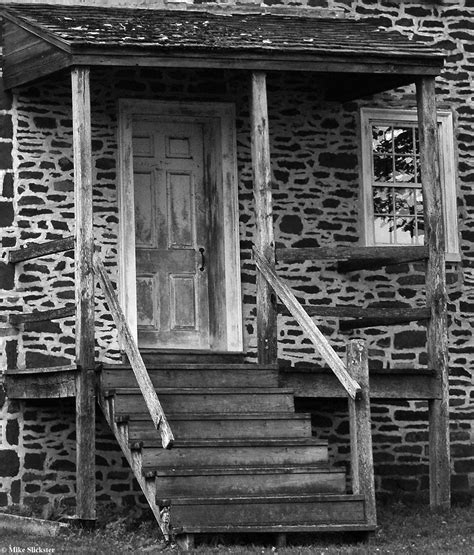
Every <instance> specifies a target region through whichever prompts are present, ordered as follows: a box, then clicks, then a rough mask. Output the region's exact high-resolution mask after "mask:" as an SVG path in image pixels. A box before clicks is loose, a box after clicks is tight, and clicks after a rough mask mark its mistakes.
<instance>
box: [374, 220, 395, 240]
mask: <svg viewBox="0 0 474 555" xmlns="http://www.w3.org/2000/svg"><path fill="white" fill-rule="evenodd" d="M374 238H375V243H377V244H379V245H380V244H382V245H386V244H392V243H393V218H390V217H387V216H376V217H375V218H374Z"/></svg>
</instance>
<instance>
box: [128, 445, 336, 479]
mask: <svg viewBox="0 0 474 555" xmlns="http://www.w3.org/2000/svg"><path fill="white" fill-rule="evenodd" d="M159 445H160V444H159V440H156V441H153V442H143V443H141V444H135V445H134V444H133V443H132V444H131V447H141V457H142V469H143V472H145V473H147V472H152V471H153V470H155V469H158V468H165V467H166V468H170V467H172V468H184V467H187V468H189V467H192V468H195V467H199V466H231V465H233V466H260V465H269V464H270V465H280V466H284V465H294V464H296V465H297V464H302V465H308V464H318V463H327V460H328V448H327V442H325V441H320V440H317V439H314V438H296V439H294V438H271V439H267V438H261V439H200V440H177V441H176V442H175V444H174V447H173V449H171V450H169V451H168V450H166V449H162V448H161V447H160V446H159Z"/></svg>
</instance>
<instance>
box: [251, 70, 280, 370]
mask: <svg viewBox="0 0 474 555" xmlns="http://www.w3.org/2000/svg"><path fill="white" fill-rule="evenodd" d="M251 108H252V109H251V139H252V166H253V194H254V199H255V220H256V236H255V246H256V248H257V249H258V251H259V252H260V253H261V255H262V257H263V258H264V259H265V260H266V261H267V262H268V264H270V266H271V267H272V268H275V241H274V238H273V207H272V184H271V166H270V138H269V128H268V108H267V86H266V75H265V73H263V72H254V73H252V106H251ZM257 338H258V339H257V340H258V362H259V363H260V364H272V363H276V362H277V357H278V353H277V312H276V298H275V294H274V292H273V290H272V288H271V287H270V286H269V284H268V282H267V281H266V279H265V278H264V277H263V275H262V274H261V273H260V272H259V271H258V270H257Z"/></svg>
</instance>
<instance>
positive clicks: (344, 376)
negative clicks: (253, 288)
mask: <svg viewBox="0 0 474 555" xmlns="http://www.w3.org/2000/svg"><path fill="white" fill-rule="evenodd" d="M254 256H255V263H256V264H257V268H258V269H259V271H260V272H261V274H262V275H263V277H264V278H265V279H266V280H267V281H268V283H269V285H270V286H271V287H272V289H273V290H274V291H275V293H276V295H277V296H278V297H280V300H281V302H282V303H283V304H284V305H285V306H286V308H287V309H288V310H289V312H290V314H291V315H292V316H293V318H294V319H295V320H296V321H297V322H298V324H299V325H300V326H301V327H302V328H303V330H304V331H305V333H306V335H307V336H308V337H309V339H310V340H311V342H312V343H313V345H314V346H315V348H316V349H317V350H318V352H319V354H320V355H321V356H322V357H323V359H324V360H325V361H326V363H327V364H328V366H329V368H331V370H332V371H333V372H334V374H335V375H336V377H337V379H338V380H339V382H340V383H341V385H342V386H343V387H344V389H345V390H346V392H347V394H348V395H349V397H350V398H351V399H353V400H356V399H357V398H358V397H360V395H361V388H360V385H359V384H358V383H357V382H356V380H354V379H353V378H352V377H351V376H350V374H349V373H348V372H347V368H346V366H345V364H344V362H343V361H342V360H341V358H340V357H339V355H338V354H337V353H336V351H335V350H334V349H333V348H332V347H331V345H330V344H329V342H328V340H327V339H326V338H325V337H324V335H323V334H322V333H321V331H320V329H319V328H318V326H317V325H316V324H315V323H314V322H313V320H311V318H310V317H309V316H308V314H307V313H306V311H305V309H304V308H303V307H302V305H301V304H300V303H299V302H298V300H297V298H296V297H295V295H294V294H293V292H292V291H291V289H290V288H289V287H288V285H286V283H285V282H284V281H283V280H282V279H281V278H280V277H278V276H277V274H276V273H275V271H274V270H273V268H271V266H270V264H268V262H267V261H266V260H265V259H264V258H263V257H262V255H261V254H260V253H259V252H258V251H257V249H254Z"/></svg>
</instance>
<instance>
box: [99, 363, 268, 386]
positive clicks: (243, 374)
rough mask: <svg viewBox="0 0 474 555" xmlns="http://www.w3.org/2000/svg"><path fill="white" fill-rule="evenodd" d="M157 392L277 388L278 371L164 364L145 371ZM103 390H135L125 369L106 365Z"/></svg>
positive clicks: (249, 366) (254, 366)
mask: <svg viewBox="0 0 474 555" xmlns="http://www.w3.org/2000/svg"><path fill="white" fill-rule="evenodd" d="M147 370H148V373H149V375H150V378H151V381H152V382H153V385H154V386H155V387H156V388H162V387H278V369H277V368H276V367H275V366H270V365H259V364H222V363H221V364H214V365H211V364H189V363H187V364H178V363H175V364H166V366H164V365H163V366H162V367H154V366H149V367H147ZM101 383H102V387H104V388H105V389H110V388H114V387H137V381H136V379H135V375H134V374H133V371H132V370H131V368H130V366H128V365H106V366H104V368H103V370H102V373H101Z"/></svg>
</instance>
